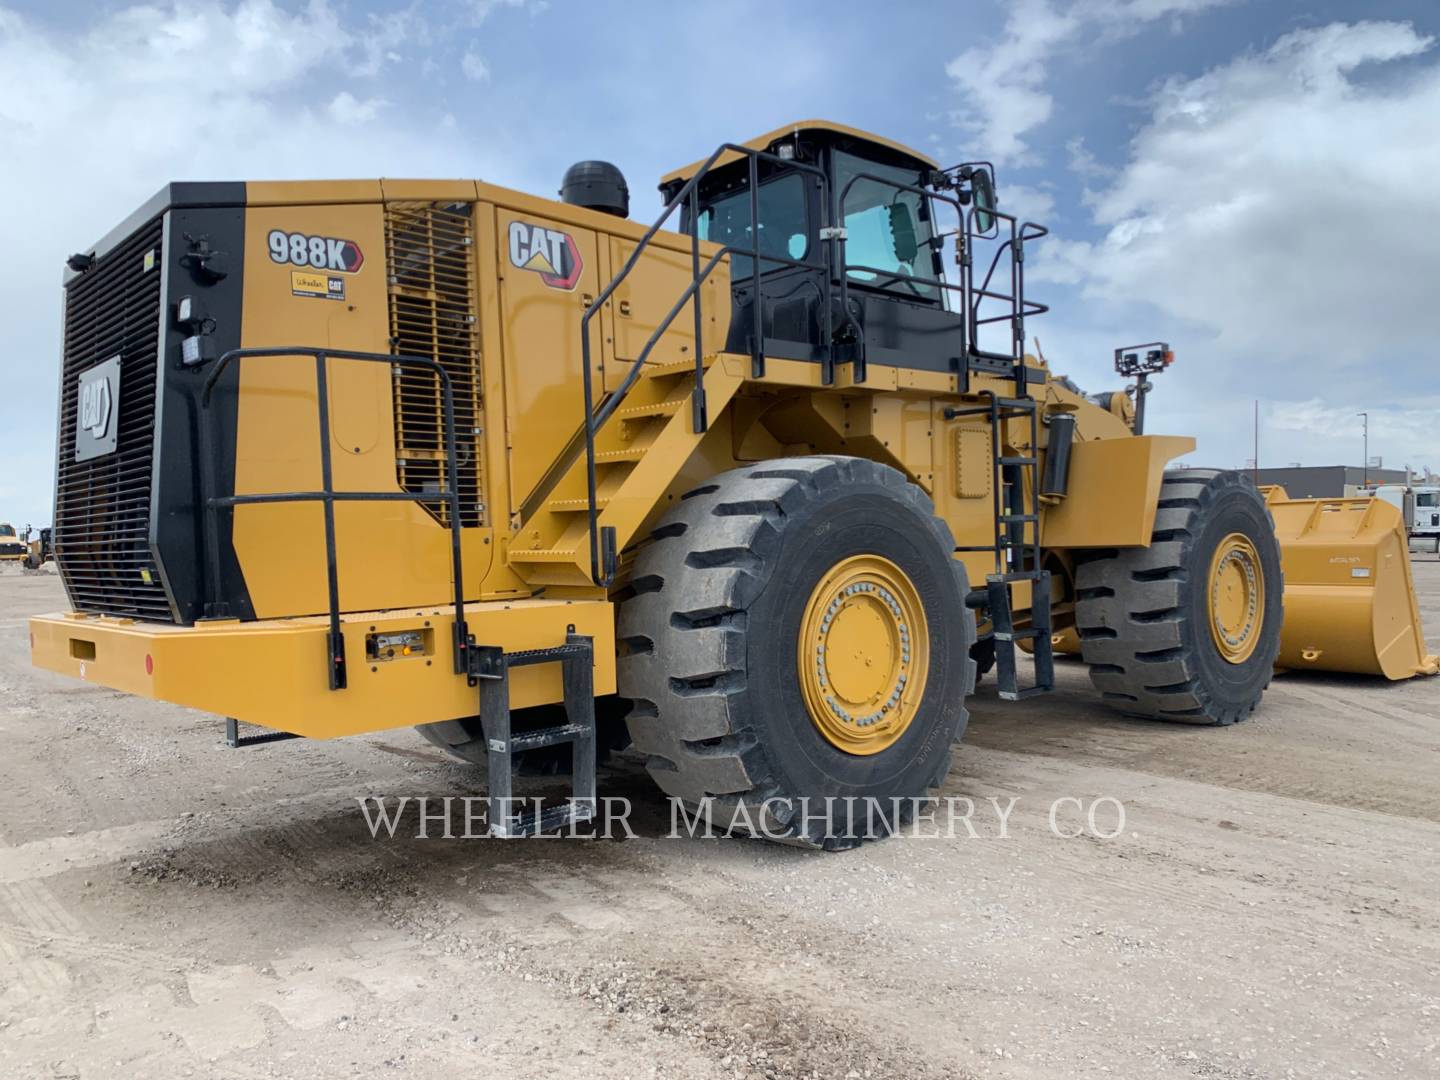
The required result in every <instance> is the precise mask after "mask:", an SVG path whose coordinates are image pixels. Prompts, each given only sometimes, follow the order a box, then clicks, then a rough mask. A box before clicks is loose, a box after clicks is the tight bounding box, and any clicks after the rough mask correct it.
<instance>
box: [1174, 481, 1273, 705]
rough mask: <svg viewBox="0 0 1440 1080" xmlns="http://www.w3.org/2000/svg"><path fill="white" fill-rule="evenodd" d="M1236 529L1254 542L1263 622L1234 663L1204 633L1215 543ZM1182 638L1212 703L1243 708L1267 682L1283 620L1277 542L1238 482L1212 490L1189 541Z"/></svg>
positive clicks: (1248, 489)
mask: <svg viewBox="0 0 1440 1080" xmlns="http://www.w3.org/2000/svg"><path fill="white" fill-rule="evenodd" d="M1237 532H1238V533H1241V534H1243V535H1244V536H1245V537H1247V538H1248V539H1249V541H1250V542H1251V543H1252V544H1254V545H1255V550H1256V552H1257V553H1258V555H1259V556H1260V569H1261V572H1262V573H1263V574H1264V576H1265V583H1264V596H1265V613H1264V621H1263V623H1262V625H1261V627H1260V640H1259V641H1258V642H1257V643H1256V646H1255V649H1254V651H1253V652H1252V653H1251V654H1250V655H1249V656H1248V657H1246V659H1245V660H1244V661H1243V662H1242V663H1239V664H1232V663H1230V662H1229V661H1228V660H1226V659H1225V658H1224V657H1223V656H1222V655H1221V653H1220V649H1219V647H1218V646H1217V645H1216V644H1215V639H1214V637H1213V635H1212V634H1211V631H1210V609H1209V593H1210V565H1211V562H1212V561H1213V559H1214V557H1215V551H1216V549H1217V548H1218V547H1219V545H1220V543H1221V541H1223V540H1224V539H1225V537H1227V536H1229V535H1230V534H1231V533H1237ZM1186 562H1187V565H1186V567H1185V570H1186V579H1187V581H1188V582H1189V583H1190V588H1189V590H1188V591H1189V595H1188V596H1187V597H1186V600H1185V603H1186V605H1187V608H1188V610H1187V615H1188V618H1187V619H1186V620H1185V625H1186V628H1187V632H1188V633H1187V636H1188V637H1189V639H1190V640H1189V641H1188V642H1187V644H1188V646H1189V647H1190V650H1191V653H1192V655H1193V656H1194V657H1195V658H1196V663H1197V664H1198V666H1199V668H1200V682H1201V685H1203V686H1205V687H1206V688H1207V689H1208V690H1209V692H1210V694H1211V696H1212V697H1213V698H1214V700H1215V701H1216V703H1217V704H1220V705H1222V706H1228V707H1234V708H1239V707H1244V706H1247V705H1248V704H1249V703H1250V702H1253V701H1254V700H1255V699H1256V697H1257V696H1258V695H1259V693H1260V692H1261V691H1262V690H1264V688H1265V687H1266V686H1267V685H1268V684H1269V682H1270V676H1271V674H1272V672H1273V670H1274V666H1275V658H1276V657H1277V656H1278V655H1279V653H1280V624H1281V622H1282V620H1283V618H1284V614H1283V608H1282V604H1283V595H1284V589H1285V586H1284V580H1283V577H1282V571H1281V565H1280V545H1279V542H1278V541H1277V540H1276V539H1275V529H1274V525H1273V524H1272V523H1271V520H1270V513H1269V511H1268V510H1266V508H1265V504H1264V502H1263V501H1262V500H1261V499H1260V497H1259V494H1258V492H1256V490H1255V489H1254V487H1252V486H1251V485H1250V484H1248V483H1246V482H1244V481H1243V480H1242V481H1241V482H1240V483H1238V484H1235V485H1232V486H1228V487H1224V488H1221V489H1219V490H1218V491H1217V492H1216V496H1215V500H1214V502H1212V503H1211V504H1210V506H1209V507H1208V513H1206V514H1204V515H1203V518H1202V524H1201V526H1200V529H1199V531H1198V533H1197V534H1196V536H1195V537H1194V539H1193V541H1192V542H1191V544H1190V547H1189V550H1188V552H1187V558H1186Z"/></svg>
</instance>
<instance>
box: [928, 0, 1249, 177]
mask: <svg viewBox="0 0 1440 1080" xmlns="http://www.w3.org/2000/svg"><path fill="white" fill-rule="evenodd" d="M1233 2H1235V0H1074V2H1072V3H1068V4H1067V3H1059V4H1057V3H1056V2H1054V0H1014V2H1013V3H1011V4H1010V5H1009V6H1008V11H1009V14H1008V15H1007V16H1006V19H1005V30H1004V33H1003V35H1002V37H1001V39H1000V40H999V41H998V42H996V43H994V44H992V45H983V46H975V47H972V48H969V49H966V50H965V51H964V52H963V53H961V54H960V55H959V56H957V57H956V58H955V59H954V60H952V61H950V63H949V64H947V65H946V67H945V72H946V74H948V75H949V76H950V78H951V79H952V80H953V81H954V82H955V86H956V90H957V92H958V95H959V99H960V103H959V107H958V108H957V109H956V110H955V112H954V113H953V114H952V120H953V121H954V123H955V125H956V126H957V127H959V128H960V129H961V130H962V131H964V132H965V133H966V135H967V137H968V139H969V145H970V147H971V148H972V149H973V150H974V152H976V153H978V154H980V155H981V156H983V157H985V158H988V159H990V160H992V161H995V162H997V163H999V164H1003V165H1026V164H1033V163H1035V162H1036V161H1037V160H1038V159H1039V156H1040V155H1037V154H1036V153H1035V152H1034V151H1032V150H1031V149H1030V146H1029V143H1028V142H1027V141H1026V136H1027V135H1028V133H1029V132H1031V131H1032V130H1034V129H1035V128H1037V127H1039V126H1040V125H1041V124H1043V123H1045V121H1047V120H1049V119H1050V115H1051V113H1052V111H1053V110H1054V106H1055V99H1054V97H1053V95H1052V94H1051V93H1050V91H1049V89H1048V87H1047V81H1048V75H1049V70H1050V68H1051V66H1052V65H1053V64H1054V62H1055V59H1056V56H1057V55H1058V54H1061V53H1063V52H1064V51H1065V50H1067V49H1069V48H1072V47H1074V46H1076V45H1078V44H1080V42H1081V40H1082V37H1085V36H1088V37H1089V38H1091V39H1093V38H1117V37H1125V36H1128V35H1130V34H1133V33H1135V32H1137V31H1138V30H1139V29H1140V28H1141V27H1142V26H1143V25H1144V24H1146V23H1149V22H1152V21H1154V20H1156V19H1160V18H1166V17H1169V18H1172V19H1174V18H1179V17H1181V16H1184V15H1189V14H1194V13H1196V12H1199V11H1203V10H1205V9H1206V8H1212V7H1218V6H1220V5H1223V4H1228V3H1233Z"/></svg>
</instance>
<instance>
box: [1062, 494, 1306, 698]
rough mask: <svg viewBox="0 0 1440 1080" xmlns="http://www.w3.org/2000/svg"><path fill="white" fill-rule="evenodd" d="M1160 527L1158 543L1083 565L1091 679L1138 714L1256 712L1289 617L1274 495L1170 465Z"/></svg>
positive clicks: (1083, 636)
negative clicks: (1271, 504)
mask: <svg viewBox="0 0 1440 1080" xmlns="http://www.w3.org/2000/svg"><path fill="white" fill-rule="evenodd" d="M1152 537H1153V539H1152V542H1151V544H1150V546H1149V547H1148V548H1123V549H1121V550H1119V551H1115V552H1109V553H1106V554H1104V555H1101V556H1100V557H1098V558H1094V559H1090V560H1088V561H1086V562H1084V563H1082V564H1081V565H1080V566H1079V568H1078V570H1077V571H1076V577H1075V584H1076V593H1077V604H1076V612H1075V622H1076V626H1077V628H1078V630H1079V634H1080V651H1081V655H1082V656H1083V657H1084V660H1085V662H1086V663H1087V664H1089V665H1090V678H1091V681H1092V682H1094V684H1095V686H1096V687H1097V688H1098V689H1099V690H1100V691H1101V692H1102V693H1103V694H1104V697H1105V700H1106V701H1108V702H1110V703H1111V704H1112V705H1114V706H1115V707H1116V708H1118V709H1119V710H1120V711H1121V712H1124V713H1127V714H1129V715H1132V716H1144V717H1150V718H1153V719H1156V720H1177V721H1187V722H1190V723H1197V724H1233V723H1235V722H1236V721H1237V720H1243V719H1245V718H1246V717H1247V716H1249V715H1250V713H1251V712H1252V711H1253V710H1254V708H1255V706H1256V705H1257V704H1258V703H1259V701H1260V696H1261V694H1262V693H1264V691H1265V688H1266V687H1267V686H1268V685H1269V684H1270V675H1271V672H1272V671H1273V670H1274V665H1275V657H1276V656H1277V655H1278V654H1279V651H1280V624H1281V622H1282V620H1283V619H1284V612H1283V610H1282V606H1281V603H1282V602H1281V596H1282V593H1283V591H1284V582H1283V581H1282V579H1281V572H1280V544H1279V542H1278V541H1277V540H1276V538H1275V525H1274V522H1273V520H1272V519H1271V517H1270V512H1269V510H1267V509H1266V507H1265V501H1264V499H1262V498H1261V496H1260V493H1259V492H1258V491H1257V490H1256V489H1255V485H1254V484H1253V483H1252V482H1251V481H1250V479H1249V478H1248V477H1245V476H1242V475H1241V474H1239V473H1234V472H1217V471H1214V470H1210V469H1187V470H1180V471H1174V472H1167V473H1166V474H1165V482H1164V484H1163V485H1162V486H1161V489H1160V503H1159V510H1158V511H1157V513H1156V515H1155V529H1154V532H1153V534H1152ZM1217 613H1218V615H1217Z"/></svg>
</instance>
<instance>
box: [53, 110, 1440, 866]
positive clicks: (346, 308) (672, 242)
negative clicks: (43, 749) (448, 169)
mask: <svg viewBox="0 0 1440 1080" xmlns="http://www.w3.org/2000/svg"><path fill="white" fill-rule="evenodd" d="M660 188H661V191H662V193H663V196H664V200H665V211H664V214H663V215H662V217H661V218H660V220H659V221H657V222H656V223H655V224H654V225H652V226H650V227H648V228H646V227H644V226H641V225H637V224H636V223H634V222H632V221H630V220H628V207H629V195H628V188H627V185H626V182H625V179H624V177H623V176H622V175H621V174H620V172H619V170H617V169H616V168H615V167H614V166H613V165H609V164H607V163H604V162H582V163H581V164H579V165H577V166H575V167H573V168H572V169H571V170H570V171H569V172H568V173H567V174H566V177H565V180H564V184H563V187H562V190H561V193H560V194H561V198H560V200H558V201H556V200H551V199H544V198H538V197H536V196H533V195H527V194H523V193H520V192H516V191H511V190H507V189H504V188H500V187H496V186H493V185H490V184H486V183H483V182H475V181H413V180H401V181H396V180H382V181H353V182H295V183H292V182H283V183H263V182H249V183H176V184H171V185H170V186H168V187H166V188H165V189H163V190H162V191H161V192H160V193H159V194H158V195H157V196H156V197H155V198H154V199H152V200H151V201H150V202H149V203H147V204H146V205H145V206H143V207H141V208H140V209H139V210H138V211H136V213H135V214H134V215H133V216H132V217H131V218H130V219H128V220H127V221H125V222H123V223H122V224H120V225H119V226H118V227H117V228H116V229H115V230H114V231H113V232H112V233H111V234H110V235H108V236H107V237H105V238H104V239H103V240H101V241H100V242H99V243H98V244H96V245H95V246H94V247H92V248H88V249H85V250H83V251H81V252H78V253H76V254H75V255H73V256H71V258H70V259H69V262H68V271H67V274H66V280H65V316H64V326H65V336H64V342H65V345H64V357H63V369H62V373H61V380H60V384H61V389H60V393H61V402H60V433H59V463H58V471H57V493H56V506H55V525H54V534H53V542H54V549H55V554H56V558H57V561H58V564H59V569H60V572H61V575H62V577H63V579H64V583H65V586H66V589H67V591H68V595H69V599H70V605H71V610H70V611H67V612H62V613H59V614H54V615H47V616H42V617H39V618H35V619H33V620H32V621H31V624H30V625H31V635H32V642H33V645H32V649H33V659H34V662H35V663H36V664H38V665H40V666H42V667H45V668H48V669H51V670H54V671H59V672H63V673H66V674H69V675H73V676H76V677H78V678H81V679H85V680H89V681H91V682H95V683H98V684H102V685H105V686H109V687H114V688H116V689H119V690H123V691H128V692H130V693H134V694H139V695H144V696H148V697H152V698H157V699H161V700H165V701H172V702H177V703H180V704H183V705H187V706H191V707H194V708H198V709H203V710H207V711H210V712H214V713H218V714H220V715H222V716H224V717H227V718H228V725H229V735H230V741H231V742H232V743H233V744H236V745H246V744H248V743H250V742H253V741H257V740H264V739H271V738H279V737H285V736H290V735H293V736H304V737H310V738H332V737H336V736H341V735H349V734H355V733H358V732H366V731H376V730H381V729H385V728H391V727H395V726H399V725H408V724H413V725H417V726H418V727H419V729H420V731H421V732H422V733H423V734H424V735H425V737H426V738H428V739H429V740H430V741H431V742H433V743H435V744H437V745H439V746H442V747H444V748H446V749H447V750H449V751H451V752H453V753H454V754H456V755H458V756H459V757H461V758H464V759H466V760H469V761H473V762H476V763H477V764H483V765H484V766H485V767H486V768H487V769H488V773H489V775H488V792H489V796H490V820H489V827H490V830H491V832H492V833H493V834H494V835H498V836H513V835H526V834H530V833H534V832H536V831H538V830H544V829H551V828H555V827H558V826H563V825H566V824H573V823H574V822H575V821H577V820H582V819H585V818H588V817H589V816H591V814H592V813H593V807H594V799H595V762H596V758H597V756H598V755H599V754H600V753H602V752H603V751H604V750H606V749H608V748H610V747H611V746H614V745H616V744H618V743H622V742H624V741H625V740H626V739H627V738H628V739H629V740H630V741H631V742H632V743H633V747H634V749H635V750H636V751H638V752H639V753H640V754H643V755H644V758H645V761H646V763H647V766H648V769H649V773H650V775H651V776H652V777H653V778H654V780H655V782H656V783H657V785H658V786H659V787H660V788H661V789H662V790H663V791H664V792H666V793H668V794H669V795H671V796H673V797H675V798H678V799H680V800H683V802H684V803H685V804H686V805H687V807H690V808H692V809H691V810H690V811H687V812H698V813H701V814H703V815H705V816H706V817H707V818H708V819H709V820H710V821H712V822H714V823H716V824H718V825H721V826H732V827H737V828H740V829H749V830H751V831H760V832H763V833H764V834H765V835H767V836H769V837H771V838H775V839H781V840H785V841H789V842H793V843H798V844H804V845H811V846H818V847H825V848H843V847H848V846H851V845H853V844H854V843H856V842H858V841H859V840H860V839H862V838H865V837H870V836H877V835H884V834H885V833H886V832H889V831H892V830H893V828H894V827H895V825H896V824H897V822H898V821H901V820H903V819H904V814H905V813H908V810H904V809H902V810H893V809H892V808H894V807H896V806H897V805H900V806H905V805H907V804H909V805H913V803H912V802H911V801H912V800H915V799H919V798H921V797H924V796H925V795H926V794H927V793H928V792H930V791H931V790H932V789H933V788H934V787H935V786H936V785H938V784H939V783H940V782H941V781H942V780H943V779H944V777H945V774H946V770H947V769H948V767H949V764H950V757H951V748H952V745H953V744H954V743H955V742H956V741H957V739H958V738H959V737H960V735H961V733H962V731H963V729H964V726H965V721H966V709H965V699H966V696H967V695H968V694H969V693H970V692H971V690H972V688H973V685H974V680H975V671H976V667H977V663H978V664H979V666H982V667H984V666H990V665H993V667H994V672H995V674H994V678H995V680H996V682H997V684H998V689H999V693H1000V696H1001V697H1002V698H1005V699H1007V700H1024V699H1027V698H1029V697H1031V696H1033V695H1036V694H1042V693H1045V692H1046V691H1048V690H1050V689H1051V688H1052V686H1053V681H1054V679H1053V654H1052V645H1051V642H1052V636H1053V635H1062V636H1063V635H1064V634H1065V633H1066V632H1067V631H1071V632H1073V636H1074V641H1075V643H1076V647H1078V649H1079V650H1080V653H1081V655H1082V657H1083V659H1084V661H1085V662H1086V663H1087V664H1088V665H1090V671H1091V673H1092V675H1093V678H1094V682H1095V685H1096V687H1097V688H1098V689H1099V691H1100V692H1101V693H1102V694H1103V696H1104V697H1105V699H1106V700H1107V701H1109V702H1111V703H1112V704H1114V705H1115V706H1116V707H1117V708H1118V709H1119V710H1121V711H1122V712H1125V713H1127V714H1131V715H1136V716H1143V717H1149V718H1153V719H1157V720H1169V721H1185V722H1191V723H1198V724H1228V723H1231V722H1233V721H1236V720H1240V719H1243V718H1244V717H1245V716H1246V715H1247V714H1249V713H1250V712H1251V711H1252V710H1253V709H1254V708H1255V707H1256V706H1257V704H1258V703H1259V702H1260V700H1261V695H1262V693H1263V691H1264V689H1265V687H1266V685H1267V683H1268V682H1269V680H1270V677H1271V673H1272V671H1273V670H1274V668H1275V666H1276V665H1277V663H1279V664H1283V665H1286V666H1291V667H1314V668H1321V669H1332V668H1338V669H1342V670H1361V671H1369V672H1376V673H1382V674H1385V675H1387V676H1389V677H1391V678H1403V677H1406V676H1409V675H1413V674H1416V673H1419V672H1426V673H1433V672H1434V670H1435V660H1434V658H1433V657H1431V656H1429V655H1428V654H1427V653H1426V651H1425V648H1424V640H1423V637H1422V635H1421V632H1420V625H1419V617H1418V613H1417V612H1416V609H1415V604H1414V597H1413V592H1412V589H1411V586H1410V583H1409V578H1408V569H1407V566H1406V563H1405V557H1404V545H1403V538H1402V539H1401V540H1400V541H1399V547H1398V548H1397V547H1396V544H1395V537H1396V528H1395V523H1394V522H1391V521H1390V520H1389V519H1388V518H1387V516H1386V512H1385V510H1384V509H1382V508H1381V507H1379V506H1377V505H1375V504H1374V503H1372V502H1366V503H1364V504H1363V505H1361V504H1354V505H1352V504H1351V503H1350V502H1346V501H1339V502H1322V503H1317V504H1308V503H1298V504H1297V503H1291V502H1289V501H1287V500H1284V499H1283V498H1281V497H1279V496H1278V495H1275V494H1273V493H1272V495H1271V497H1270V498H1269V499H1268V501H1267V499H1266V498H1265V497H1262V495H1261V493H1260V492H1259V491H1257V489H1256V488H1255V487H1254V485H1253V484H1251V483H1250V481H1249V480H1247V479H1246V478H1245V477H1244V476H1242V475H1239V474H1236V473H1233V472H1217V471H1211V470H1204V469H1187V468H1174V467H1172V463H1173V462H1174V461H1175V460H1176V459H1177V458H1180V457H1181V456H1183V455H1184V454H1186V453H1188V452H1189V451H1191V450H1192V449H1193V448H1194V441H1193V440H1192V439H1190V438H1187V437H1182V436H1164V435H1152V434H1149V433H1147V432H1146V431H1145V430H1144V404H1145V394H1146V391H1147V390H1149V389H1150V385H1151V384H1150V382H1149V381H1148V377H1149V376H1151V375H1154V374H1156V373H1158V372H1159V371H1161V370H1163V369H1164V367H1165V366H1166V365H1167V364H1168V363H1169V361H1170V359H1171V358H1172V357H1171V353H1170V350H1169V349H1168V347H1166V346H1164V345H1163V344H1157V345H1153V346H1138V347H1131V348H1125V349H1121V350H1119V351H1118V353H1117V365H1118V371H1119V374H1120V375H1121V376H1123V377H1125V378H1132V377H1133V378H1134V379H1135V384H1134V386H1131V387H1129V388H1128V389H1124V390H1115V391H1112V392H1108V393H1103V394H1098V395H1094V396H1087V395H1086V394H1085V393H1083V392H1082V391H1081V390H1080V389H1079V388H1078V387H1077V386H1075V384H1074V383H1073V382H1071V380H1069V379H1068V378H1066V377H1064V376H1062V375H1058V374H1056V373H1054V372H1052V371H1051V370H1050V367H1049V365H1048V364H1047V363H1046V362H1045V361H1044V360H1043V359H1041V358H1039V357H1038V356H1034V355H1030V354H1028V353H1027V352H1026V351H1025V349H1024V342H1025V341H1026V337H1025V326H1026V321H1027V320H1028V319H1030V318H1033V317H1034V316H1036V315H1038V314H1040V313H1041V312H1043V311H1044V310H1045V309H1044V306H1043V305H1042V304H1040V303H1038V302H1037V301H1035V300H1034V299H1032V298H1031V297H1030V296H1028V295H1027V294H1026V291H1025V276H1024V267H1025V260H1024V255H1025V253H1026V251H1027V249H1028V248H1030V247H1031V246H1033V245H1034V244H1035V243H1036V242H1038V241H1039V240H1040V239H1041V238H1042V237H1043V236H1044V235H1045V230H1044V229H1043V228H1042V227H1040V226H1038V225H1035V224H1032V223H1029V222H1022V221H1020V220H1018V219H1016V218H1015V217H1014V216H1013V215H1010V214H1007V213H1005V212H1004V211H1002V210H1001V209H1000V208H999V206H998V205H997V202H996V198H995V182H994V174H993V169H992V168H991V167H990V166H989V165H988V164H986V163H984V162H971V163H965V164H961V165H957V166H954V167H952V168H941V167H940V166H939V165H938V164H937V163H936V162H934V161H932V160H930V159H929V158H927V157H926V156H925V155H924V154H921V153H918V152H916V151H914V150H911V149H908V148H906V147H904V146H902V145H900V144H898V143H895V142H892V141H890V140H888V139H884V138H880V137H877V136H874V135H867V134H865V133H863V132H860V131H856V130H853V129H851V128H847V127H843V126H841V125H838V124H833V123H827V122H822V121H808V122H802V123H796V124H792V125H789V126H787V127H785V128H782V129H780V130H777V131H774V132H771V133H769V134H766V135H763V136H760V137H759V138H756V139H752V140H750V141H748V142H745V143H727V144H725V145H724V146H721V147H720V148H719V149H717V150H716V151H715V152H714V153H713V154H711V155H710V156H709V157H708V158H706V159H705V160H703V161H700V162H697V163H695V164H693V165H690V166H687V167H685V168H682V169H679V170H676V171H675V172H673V173H671V174H669V175H668V176H666V177H664V178H663V179H662V180H661V182H660ZM667 226H669V227H670V228H667ZM672 229H673V231H672ZM1020 643H1025V644H1027V645H1028V646H1029V647H1030V648H1031V650H1032V652H1033V665H1025V666H1022V665H1020V664H1017V659H1016V655H1017V644H1020ZM1032 672H1033V674H1031V673H1032ZM241 723H245V724H255V725H263V726H266V727H268V728H270V729H273V730H272V731H271V732H270V733H268V734H265V735H248V736H242V735H241V734H240V726H239V725H240V724H241ZM526 763H528V764H530V765H535V766H538V767H541V768H547V767H548V768H555V769H558V771H562V772H564V771H568V772H569V774H570V775H571V776H572V778H573V780H572V782H573V795H574V798H573V799H572V800H570V801H569V802H568V803H567V804H565V805H562V806H558V807H552V808H550V809H548V810H544V811H531V810H524V811H522V810H517V809H515V805H516V799H515V797H514V795H513V792H514V786H513V770H514V769H515V768H516V766H517V765H521V764H526Z"/></svg>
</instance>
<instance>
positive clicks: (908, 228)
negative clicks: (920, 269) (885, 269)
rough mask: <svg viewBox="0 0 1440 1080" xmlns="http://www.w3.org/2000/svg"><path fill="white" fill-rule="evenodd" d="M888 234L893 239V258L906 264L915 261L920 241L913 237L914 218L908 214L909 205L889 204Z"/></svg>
mask: <svg viewBox="0 0 1440 1080" xmlns="http://www.w3.org/2000/svg"><path fill="white" fill-rule="evenodd" d="M888 209H889V211H890V235H891V236H892V237H893V238H894V240H895V258H896V259H898V260H899V261H900V262H902V263H904V264H905V265H906V266H910V265H912V264H913V263H914V262H915V256H916V255H918V254H920V241H919V240H917V239H916V238H915V219H914V218H912V217H911V216H910V207H909V206H907V205H906V204H905V203H902V202H893V203H891V204H890V206H889V208H888Z"/></svg>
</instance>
